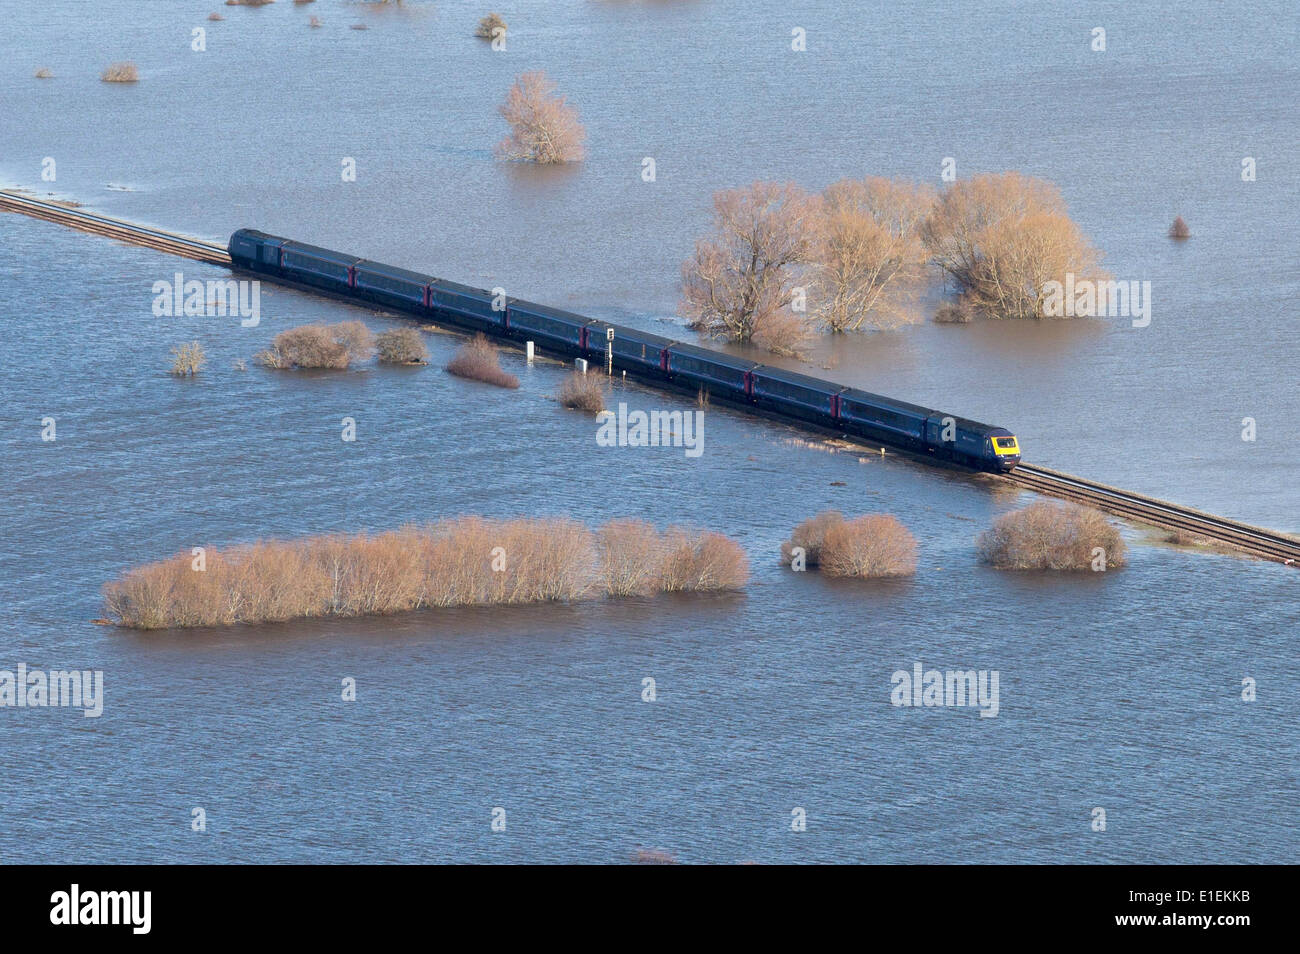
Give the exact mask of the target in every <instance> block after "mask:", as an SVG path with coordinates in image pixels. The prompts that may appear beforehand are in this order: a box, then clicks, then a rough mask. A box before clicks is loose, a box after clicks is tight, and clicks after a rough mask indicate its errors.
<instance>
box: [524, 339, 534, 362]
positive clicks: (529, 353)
mask: <svg viewBox="0 0 1300 954" xmlns="http://www.w3.org/2000/svg"><path fill="white" fill-rule="evenodd" d="M524 354H525V355H527V357H528V363H529V364H532V363H533V343H532V342H531V341H529V342H527V343H526V344H525V345H524Z"/></svg>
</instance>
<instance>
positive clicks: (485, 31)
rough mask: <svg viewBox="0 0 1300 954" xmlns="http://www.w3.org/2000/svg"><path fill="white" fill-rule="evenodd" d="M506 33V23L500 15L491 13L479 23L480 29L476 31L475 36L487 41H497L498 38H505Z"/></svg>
mask: <svg viewBox="0 0 1300 954" xmlns="http://www.w3.org/2000/svg"><path fill="white" fill-rule="evenodd" d="M505 32H506V21H505V20H503V19H501V17H500V16H499V15H498V14H495V13H489V14H488V15H487V16H485V17H484V18H483V19H482V20H479V21H478V28H477V29H475V30H474V35H475V36H477V37H482V38H483V39H485V40H495V39H496V38H497V37H498V36H504V35H505Z"/></svg>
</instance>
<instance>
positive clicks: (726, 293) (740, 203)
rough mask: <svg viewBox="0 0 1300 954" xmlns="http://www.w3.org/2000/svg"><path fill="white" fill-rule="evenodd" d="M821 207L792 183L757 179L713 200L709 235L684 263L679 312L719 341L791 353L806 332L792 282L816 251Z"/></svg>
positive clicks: (716, 196)
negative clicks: (750, 343)
mask: <svg viewBox="0 0 1300 954" xmlns="http://www.w3.org/2000/svg"><path fill="white" fill-rule="evenodd" d="M817 207H818V202H817V200H816V199H815V198H814V197H812V196H809V195H808V193H806V192H805V191H804V190H803V189H801V188H799V186H797V185H795V184H793V183H786V184H780V183H776V182H755V183H754V184H753V185H751V186H747V187H744V188H740V189H725V190H723V191H721V192H717V193H715V194H714V196H713V231H712V233H711V234H710V235H709V236H707V237H706V238H702V239H700V240H699V241H698V242H696V244H695V253H694V254H693V255H692V256H691V257H690V258H689V259H687V260H686V261H685V262H684V263H682V292H683V298H682V303H681V311H682V314H683V315H684V316H685V317H686V318H687V320H688V321H689V322H690V325H691V327H692V328H695V329H698V330H700V331H703V332H704V333H706V334H708V335H711V336H713V337H718V338H728V339H731V340H733V341H753V342H754V343H756V344H758V345H761V346H763V347H766V348H768V349H769V350H771V351H775V352H778V353H785V354H792V353H796V351H797V348H798V345H799V343H800V342H801V341H802V339H803V338H804V337H805V336H806V334H807V321H806V319H805V318H804V317H803V316H802V315H801V314H800V313H799V312H798V311H796V310H795V308H794V307H792V306H794V305H795V304H796V281H797V277H798V275H799V271H800V268H801V267H802V266H804V265H806V264H808V262H809V260H810V256H811V253H812V250H813V245H814V242H813V231H812V228H811V226H812V222H813V219H814V218H815V216H816V214H817Z"/></svg>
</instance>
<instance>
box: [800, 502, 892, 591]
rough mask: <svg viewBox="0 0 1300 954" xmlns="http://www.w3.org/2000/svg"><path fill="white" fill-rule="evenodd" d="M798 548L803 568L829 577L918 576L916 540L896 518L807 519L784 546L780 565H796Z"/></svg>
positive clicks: (831, 513) (831, 514)
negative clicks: (801, 552)
mask: <svg viewBox="0 0 1300 954" xmlns="http://www.w3.org/2000/svg"><path fill="white" fill-rule="evenodd" d="M795 547H802V548H803V550H804V564H805V566H808V567H814V566H815V567H819V568H820V569H821V571H822V572H823V573H825V574H826V575H827V576H853V577H860V578H863V579H873V578H878V577H889V576H910V575H912V574H913V573H915V572H916V538H915V537H913V536H912V534H911V533H910V532H908V529H907V528H906V527H905V526H903V525H902V524H901V523H899V522H898V520H897V519H896V518H894V517H891V516H889V515H887V514H868V515H866V516H863V517H857V518H855V519H853V520H846V519H845V518H844V514H842V513H840V512H839V511H838V510H827V511H824V512H822V513H819V514H817V515H816V516H815V517H809V518H808V519H807V520H805V521H804V522H803V523H801V524H799V526H797V527H795V528H794V532H793V533H792V534H790V539H789V540H786V541H785V543H783V544H781V561H782V562H783V563H785V564H787V565H790V564H792V563H793V561H794V549H795Z"/></svg>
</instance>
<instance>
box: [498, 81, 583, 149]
mask: <svg viewBox="0 0 1300 954" xmlns="http://www.w3.org/2000/svg"><path fill="white" fill-rule="evenodd" d="M500 111H501V115H502V117H503V118H504V119H505V121H506V122H507V123H508V124H509V125H510V134H509V135H508V136H506V138H505V139H503V140H501V142H500V143H498V144H497V155H498V156H499V157H500V158H502V159H515V160H523V161H526V162H539V163H554V162H576V161H578V160H579V159H582V158H583V156H585V155H586V149H585V147H584V145H583V141H584V140H585V138H586V135H587V133H586V130H584V129H583V128H582V123H580V122H579V121H578V112H577V110H575V109H574V108H573V107H572V106H570V105H569V104H568V103H567V102H566V101H565V99H564V97H563V96H560V95H559V94H558V93H556V91H555V84H554V83H552V82H551V80H550V79H548V78H547V76H546V74H545V73H543V72H542V71H540V70H535V71H531V72H528V73H521V74H520V75H519V78H518V79H516V80H515V83H514V85H513V86H511V87H510V92H508V93H507V94H506V101H505V102H504V103H502V104H501V107H500Z"/></svg>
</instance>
